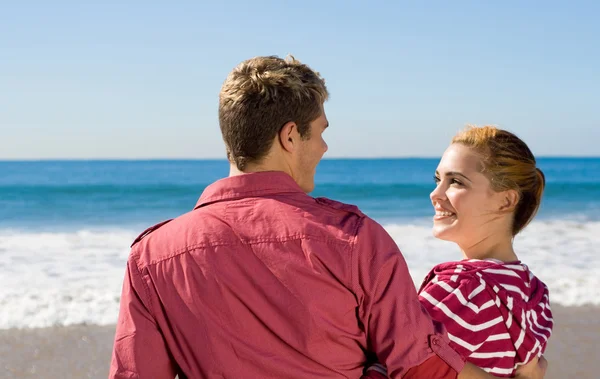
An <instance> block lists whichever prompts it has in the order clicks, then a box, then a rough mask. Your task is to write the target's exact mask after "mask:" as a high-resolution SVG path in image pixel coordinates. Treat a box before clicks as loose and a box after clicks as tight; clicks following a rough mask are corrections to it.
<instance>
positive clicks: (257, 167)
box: [229, 163, 292, 176]
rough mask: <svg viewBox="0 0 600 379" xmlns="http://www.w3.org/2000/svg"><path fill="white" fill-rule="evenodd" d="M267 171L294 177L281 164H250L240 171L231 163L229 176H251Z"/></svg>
mask: <svg viewBox="0 0 600 379" xmlns="http://www.w3.org/2000/svg"><path fill="white" fill-rule="evenodd" d="M265 171H281V172H285V173H286V174H288V175H290V176H292V173H291V172H290V170H289V169H288V168H287V167H285V166H283V165H281V164H267V163H261V164H248V165H247V166H246V167H244V169H243V170H240V169H239V168H237V166H236V165H235V164H234V163H231V164H230V165H229V176H238V175H244V174H250V173H253V172H265Z"/></svg>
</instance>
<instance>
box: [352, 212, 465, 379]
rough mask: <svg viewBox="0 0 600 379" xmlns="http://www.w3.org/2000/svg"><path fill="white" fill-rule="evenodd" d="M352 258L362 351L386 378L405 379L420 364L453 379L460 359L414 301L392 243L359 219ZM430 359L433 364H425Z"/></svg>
mask: <svg viewBox="0 0 600 379" xmlns="http://www.w3.org/2000/svg"><path fill="white" fill-rule="evenodd" d="M353 254H354V256H353V258H354V259H355V262H356V263H355V265H354V273H353V274H354V275H353V278H355V283H354V284H355V291H356V293H357V297H358V300H359V309H358V315H359V318H360V321H361V322H362V324H363V325H364V329H365V333H366V336H367V343H368V345H367V349H368V350H370V351H372V352H373V353H375V354H376V355H377V359H378V362H379V363H381V364H384V365H385V366H386V367H387V370H388V375H389V377H390V378H392V379H396V378H403V377H406V375H407V374H408V372H409V370H411V368H416V367H417V366H419V365H422V364H424V365H425V366H431V367H428V368H427V370H429V369H433V370H436V371H434V372H436V375H438V374H437V372H438V371H437V370H438V369H439V370H442V371H443V370H446V371H448V375H450V376H447V377H448V378H456V375H457V373H458V372H460V371H462V369H463V366H464V364H465V360H464V358H463V357H461V356H460V355H459V354H458V353H457V352H456V351H455V350H454V349H452V348H451V347H450V345H449V343H450V340H449V339H448V336H447V334H446V333H445V331H444V327H443V325H441V324H439V323H434V322H433V320H432V319H431V317H430V316H429V314H428V313H427V311H426V310H425V308H423V306H422V305H421V303H420V302H419V299H418V296H417V290H416V288H415V284H414V282H413V280H412V278H411V276H410V274H409V272H408V267H407V265H406V262H405V260H404V257H403V256H402V254H401V253H400V250H399V249H398V246H397V245H396V243H395V242H394V240H393V239H392V238H391V237H390V236H389V234H387V232H386V231H385V230H384V229H383V228H382V227H381V226H380V225H379V224H377V223H376V222H375V221H373V220H371V219H369V218H364V219H363V220H362V225H361V226H360V227H359V230H358V232H357V236H356V242H355V246H354V250H353ZM432 357H436V359H432V360H430V358H432ZM427 362H429V363H427ZM425 366H423V367H422V369H425V368H426V367H425ZM434 366H436V367H434ZM437 366H439V367H437ZM412 371H413V372H416V371H418V370H412ZM427 372H430V371H427ZM419 375H420V374H419ZM414 377H415V378H418V377H421V378H423V377H427V376H418V375H417V376H414ZM442 377H444V376H442Z"/></svg>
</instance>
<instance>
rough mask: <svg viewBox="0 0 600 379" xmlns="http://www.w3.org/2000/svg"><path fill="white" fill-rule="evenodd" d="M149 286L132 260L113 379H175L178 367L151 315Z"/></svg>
mask: <svg viewBox="0 0 600 379" xmlns="http://www.w3.org/2000/svg"><path fill="white" fill-rule="evenodd" d="M145 291H146V289H145V283H144V282H143V278H142V276H141V273H140V272H139V270H138V267H137V265H136V263H135V261H133V259H132V258H131V257H130V259H129V261H128V263H127V271H126V273H125V280H124V282H123V290H122V294H121V306H120V310H119V318H118V321H117V330H116V333H115V341H114V347H113V354H112V360H111V365H110V373H109V379H125V378H127V379H130V378H135V379H138V378H139V379H146V378H174V377H175V374H176V370H175V365H174V364H173V362H172V360H171V359H170V356H169V353H168V351H167V347H166V345H165V341H164V338H163V336H162V334H161V332H160V330H159V329H158V326H157V324H156V322H155V321H154V318H153V316H152V314H151V312H150V311H149V309H150V300H149V298H147V296H145V295H146V292H145Z"/></svg>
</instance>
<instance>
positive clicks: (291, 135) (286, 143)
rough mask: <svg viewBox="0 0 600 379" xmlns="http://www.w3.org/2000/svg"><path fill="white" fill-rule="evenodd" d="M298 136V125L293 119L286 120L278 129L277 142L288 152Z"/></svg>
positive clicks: (291, 149)
mask: <svg viewBox="0 0 600 379" xmlns="http://www.w3.org/2000/svg"><path fill="white" fill-rule="evenodd" d="M298 137H299V134H298V125H296V123H295V122H293V121H290V122H287V123H286V124H285V125H283V127H282V128H281V130H280V131H279V143H280V144H281V147H283V149H284V150H285V151H288V152H292V151H293V150H294V146H295V144H294V143H295V142H297V139H298Z"/></svg>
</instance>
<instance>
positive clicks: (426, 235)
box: [385, 220, 600, 306]
mask: <svg viewBox="0 0 600 379" xmlns="http://www.w3.org/2000/svg"><path fill="white" fill-rule="evenodd" d="M385 228H386V230H387V231H388V233H390V235H391V236H392V237H393V238H394V240H395V241H396V243H397V244H398V246H399V247H400V249H401V250H402V253H403V254H404V256H405V258H406V261H407V263H408V266H409V270H410V272H411V276H412V277H413V280H414V282H415V285H416V286H417V287H418V286H419V285H420V284H421V281H422V280H423V278H424V277H425V275H426V274H427V273H428V272H429V270H430V269H431V268H432V267H433V266H434V265H435V264H437V263H440V262H446V261H453V260H460V259H461V258H462V255H461V253H460V250H459V249H458V247H457V246H456V245H455V244H453V243H450V242H446V241H440V240H438V239H436V238H434V237H433V236H432V234H431V228H430V227H426V226H420V225H419V226H417V225H397V224H391V225H385ZM515 251H516V253H517V255H518V256H519V259H520V260H521V261H522V262H523V263H525V264H527V265H528V266H529V268H530V269H531V271H532V272H533V273H534V274H535V275H536V276H537V277H538V278H540V279H541V280H542V281H543V282H544V283H546V285H547V286H548V288H549V290H550V302H551V304H561V305H564V306H580V305H600V222H598V221H594V222H589V221H588V222H580V221H573V220H566V221H560V220H546V221H534V222H532V223H531V224H530V225H529V226H528V227H527V228H526V229H525V230H524V231H523V232H522V233H521V234H519V235H518V236H517V237H516V238H515Z"/></svg>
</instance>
